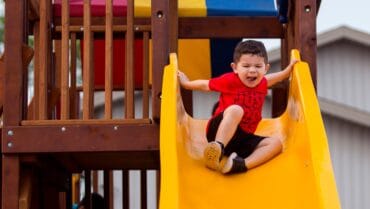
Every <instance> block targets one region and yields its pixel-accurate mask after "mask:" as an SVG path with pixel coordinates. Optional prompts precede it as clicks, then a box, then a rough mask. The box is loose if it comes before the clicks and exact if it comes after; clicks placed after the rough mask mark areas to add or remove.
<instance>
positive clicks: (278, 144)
mask: <svg viewBox="0 0 370 209" xmlns="http://www.w3.org/2000/svg"><path fill="white" fill-rule="evenodd" d="M271 141H272V142H271V143H272V144H273V146H274V147H275V148H276V149H278V150H279V151H280V152H281V151H282V150H283V142H282V140H281V139H280V137H273V138H271Z"/></svg>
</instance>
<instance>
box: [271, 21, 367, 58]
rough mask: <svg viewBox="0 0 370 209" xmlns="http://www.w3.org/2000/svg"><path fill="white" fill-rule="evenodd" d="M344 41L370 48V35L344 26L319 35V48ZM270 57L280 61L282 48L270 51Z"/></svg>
mask: <svg viewBox="0 0 370 209" xmlns="http://www.w3.org/2000/svg"><path fill="white" fill-rule="evenodd" d="M343 39H346V40H350V41H353V42H356V43H359V44H361V45H364V46H368V47H370V34H368V33H365V32H362V31H359V30H356V29H354V28H351V27H348V26H345V25H343V26H340V27H338V28H335V29H332V30H329V31H326V32H323V33H320V34H318V35H317V48H320V47H321V46H325V45H327V44H330V43H333V42H336V41H339V40H343ZM268 56H269V61H270V62H275V61H278V60H280V48H277V49H272V50H270V51H269V52H268Z"/></svg>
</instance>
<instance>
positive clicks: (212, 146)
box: [203, 142, 222, 170]
mask: <svg viewBox="0 0 370 209" xmlns="http://www.w3.org/2000/svg"><path fill="white" fill-rule="evenodd" d="M216 143H217V142H214V143H212V142H211V143H209V144H208V146H207V147H206V148H205V149H204V155H203V157H204V160H205V163H206V166H207V167H208V168H210V169H212V170H219V167H220V159H221V154H222V150H221V146H220V145H218V144H216Z"/></svg>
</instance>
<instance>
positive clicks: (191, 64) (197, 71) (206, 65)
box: [179, 39, 211, 80]
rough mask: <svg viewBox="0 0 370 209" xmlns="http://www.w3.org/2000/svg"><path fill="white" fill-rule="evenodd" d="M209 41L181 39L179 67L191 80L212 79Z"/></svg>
mask: <svg viewBox="0 0 370 209" xmlns="http://www.w3.org/2000/svg"><path fill="white" fill-rule="evenodd" d="M209 44H210V43H209V39H186V40H185V39H180V40H179V67H180V69H181V71H183V72H184V73H186V75H187V76H188V77H189V79H191V80H193V79H205V78H210V77H211V62H210V60H211V54H210V53H211V51H210V45H209Z"/></svg>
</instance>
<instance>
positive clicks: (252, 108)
mask: <svg viewBox="0 0 370 209" xmlns="http://www.w3.org/2000/svg"><path fill="white" fill-rule="evenodd" d="M209 88H210V90H212V91H217V92H220V93H221V94H220V98H219V105H218V107H217V109H216V111H215V112H214V114H213V117H214V116H216V115H218V114H219V113H221V112H223V111H224V110H225V109H226V108H227V107H228V106H230V105H233V104H237V105H240V106H241V107H242V108H243V110H244V115H243V118H242V120H241V122H240V124H239V126H240V127H241V128H242V129H243V130H244V131H245V132H248V133H254V131H255V130H256V128H257V125H258V123H259V122H260V121H261V119H262V116H261V113H262V107H263V103H264V101H265V97H266V95H267V80H266V78H265V77H263V79H262V80H261V82H260V83H259V84H258V85H257V86H256V87H253V88H249V87H247V86H245V85H244V84H243V83H242V81H241V80H240V79H239V77H238V75H237V74H235V73H233V72H232V73H226V74H224V75H222V76H220V77H217V78H213V79H211V80H210V81H209Z"/></svg>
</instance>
